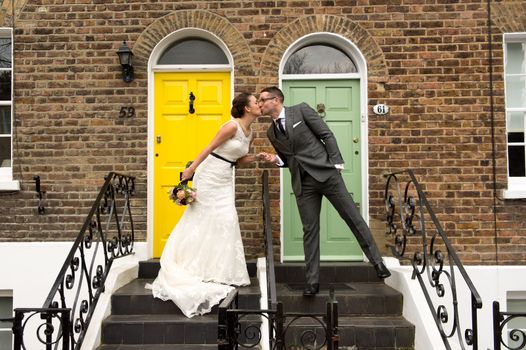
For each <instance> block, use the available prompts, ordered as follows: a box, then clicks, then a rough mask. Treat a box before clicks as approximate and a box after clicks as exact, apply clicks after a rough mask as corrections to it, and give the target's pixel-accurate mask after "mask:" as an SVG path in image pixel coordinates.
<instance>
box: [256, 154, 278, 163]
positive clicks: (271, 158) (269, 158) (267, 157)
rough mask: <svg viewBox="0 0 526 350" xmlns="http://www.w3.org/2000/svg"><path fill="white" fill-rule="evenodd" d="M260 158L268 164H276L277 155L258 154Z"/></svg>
mask: <svg viewBox="0 0 526 350" xmlns="http://www.w3.org/2000/svg"><path fill="white" fill-rule="evenodd" d="M258 158H259V159H261V160H264V161H265V162H267V163H276V161H277V158H276V155H275V154H271V153H266V152H261V153H259V154H258Z"/></svg>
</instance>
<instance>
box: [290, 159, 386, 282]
mask: <svg viewBox="0 0 526 350" xmlns="http://www.w3.org/2000/svg"><path fill="white" fill-rule="evenodd" d="M301 177H302V181H301V186H302V191H301V193H300V194H299V195H297V196H296V201H297V203H298V209H299V212H300V217H301V221H302V224H303V249H304V252H305V263H306V269H307V271H306V279H307V281H306V282H307V283H309V284H313V283H319V272H320V210H321V200H322V197H323V196H325V197H326V198H327V199H328V200H329V201H330V202H331V204H332V206H333V207H334V208H335V209H336V210H337V211H338V213H339V214H340V216H341V217H342V219H343V220H344V221H345V223H346V224H347V226H349V228H350V229H351V231H352V232H353V234H354V235H355V237H356V239H357V240H358V243H359V244H360V247H361V248H362V250H363V252H364V253H365V255H366V256H367V258H368V259H369V261H370V262H371V263H372V264H377V263H379V262H381V261H382V257H381V255H380V252H379V250H378V247H377V246H376V243H375V241H374V239H373V236H372V234H371V230H370V229H369V226H367V224H366V223H365V221H364V219H363V217H362V216H361V214H360V212H359V210H358V208H357V207H356V204H355V203H354V201H353V199H352V197H351V195H350V194H349V192H348V191H347V188H346V186H345V183H344V182H343V179H342V177H341V175H340V173H339V172H338V170H336V169H335V170H334V175H332V176H331V177H330V178H329V179H328V180H327V181H325V182H318V181H316V179H314V178H313V177H312V176H310V175H309V174H308V173H307V172H306V171H304V170H303V169H302V170H301Z"/></svg>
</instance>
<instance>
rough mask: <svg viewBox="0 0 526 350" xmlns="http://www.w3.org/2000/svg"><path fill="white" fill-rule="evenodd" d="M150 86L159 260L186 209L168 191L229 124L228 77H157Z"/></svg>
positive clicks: (155, 235)
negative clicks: (189, 162) (221, 128)
mask: <svg viewBox="0 0 526 350" xmlns="http://www.w3.org/2000/svg"><path fill="white" fill-rule="evenodd" d="M154 84H155V85H154V96H155V98H154V101H155V106H154V147H153V153H154V154H153V159H154V169H153V171H154V176H153V179H154V180H153V182H154V184H153V187H154V190H153V191H154V193H153V239H154V245H153V247H154V248H153V255H154V257H159V256H161V253H162V251H163V247H164V245H165V243H166V240H167V239H168V236H169V235H170V232H171V231H172V229H173V227H174V226H175V224H176V223H177V222H178V221H179V219H180V217H181V215H182V214H183V212H184V209H185V207H179V206H177V205H175V204H174V203H173V202H171V201H170V199H169V198H168V192H169V189H170V188H171V187H173V186H175V185H177V184H178V183H179V176H180V173H181V172H182V171H183V170H184V167H185V165H186V163H187V162H188V161H189V160H193V159H194V158H195V157H196V156H197V154H198V153H199V152H200V151H201V150H202V149H203V148H204V147H206V145H208V143H209V142H210V141H211V140H212V138H213V137H214V135H215V133H216V132H217V130H219V127H220V126H221V125H222V124H223V123H225V122H226V121H228V120H229V119H230V73H229V72H221V73H191V72H184V73H155V79H154ZM192 100H193V101H192Z"/></svg>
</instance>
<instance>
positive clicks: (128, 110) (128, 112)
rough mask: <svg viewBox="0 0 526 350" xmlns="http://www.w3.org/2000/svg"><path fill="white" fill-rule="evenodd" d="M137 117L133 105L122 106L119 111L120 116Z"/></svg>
mask: <svg viewBox="0 0 526 350" xmlns="http://www.w3.org/2000/svg"><path fill="white" fill-rule="evenodd" d="M132 117H135V108H133V107H121V110H120V111H119V118H132Z"/></svg>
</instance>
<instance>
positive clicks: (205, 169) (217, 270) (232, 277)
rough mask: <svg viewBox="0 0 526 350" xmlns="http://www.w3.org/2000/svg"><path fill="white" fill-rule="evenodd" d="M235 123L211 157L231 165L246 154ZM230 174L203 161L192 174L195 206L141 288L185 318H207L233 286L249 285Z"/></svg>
mask: <svg viewBox="0 0 526 350" xmlns="http://www.w3.org/2000/svg"><path fill="white" fill-rule="evenodd" d="M229 123H236V125H237V131H236V134H235V136H234V137H233V138H231V139H229V140H227V141H226V142H225V143H223V144H222V145H221V146H219V147H218V148H217V149H216V150H215V151H214V153H216V154H218V155H220V156H222V157H223V158H225V159H228V160H230V161H235V160H237V159H238V158H241V157H243V156H244V155H246V154H247V153H248V149H249V145H250V138H251V137H252V133H250V135H248V136H246V135H245V134H244V132H243V130H242V128H241V126H240V125H239V123H237V122H235V121H230V122H229ZM233 174H234V172H233V168H232V167H231V165H230V164H229V163H228V162H225V161H224V160H221V159H218V158H216V157H214V156H212V155H209V156H208V157H207V158H206V159H205V160H204V161H203V162H202V163H201V164H200V165H199V166H198V167H197V169H196V172H195V174H194V180H193V183H192V187H194V188H195V189H196V191H197V200H196V201H195V202H193V203H192V204H190V205H188V206H187V207H186V210H185V212H184V214H183V216H182V217H181V219H180V220H179V222H178V223H177V225H175V227H174V229H173V231H172V233H171V234H170V237H169V238H168V240H167V242H166V246H165V247H164V250H163V253H162V255H161V269H160V271H159V274H158V276H157V278H156V279H155V281H154V282H153V283H152V284H151V285H147V286H146V288H149V289H151V290H152V294H153V296H154V297H155V298H159V299H162V300H165V301H166V300H172V301H173V302H174V303H175V304H176V305H177V306H178V307H179V308H180V309H181V311H182V312H183V313H184V314H185V315H186V316H187V317H193V316H195V315H202V314H205V313H207V312H210V310H211V309H212V307H213V306H214V305H216V304H218V303H219V302H220V301H221V300H222V299H224V298H225V297H226V296H227V294H228V293H229V292H230V291H231V290H233V289H234V287H232V285H234V286H244V285H248V284H250V279H249V277H248V272H247V266H246V262H245V253H244V250H243V243H242V241H241V233H240V229H239V221H238V216H237V212H236V208H235V198H234V194H235V191H234V183H233Z"/></svg>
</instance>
